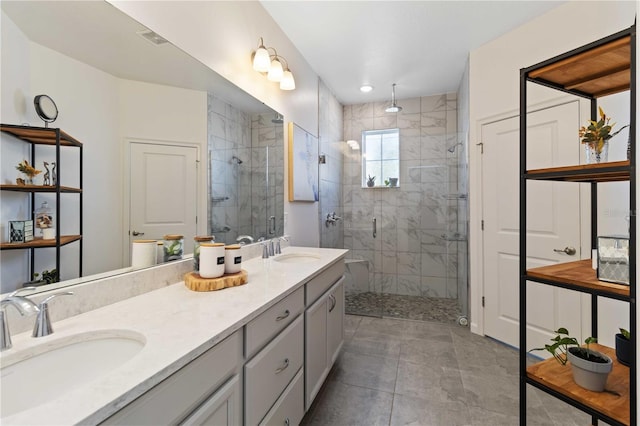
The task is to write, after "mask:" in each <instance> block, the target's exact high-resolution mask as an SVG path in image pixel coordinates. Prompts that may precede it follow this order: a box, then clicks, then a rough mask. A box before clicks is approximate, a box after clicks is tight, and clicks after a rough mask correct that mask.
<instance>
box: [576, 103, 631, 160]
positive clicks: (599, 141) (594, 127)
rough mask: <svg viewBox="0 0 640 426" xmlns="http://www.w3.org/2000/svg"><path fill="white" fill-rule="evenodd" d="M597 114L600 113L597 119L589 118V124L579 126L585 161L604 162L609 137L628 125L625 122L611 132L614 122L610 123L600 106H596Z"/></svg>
mask: <svg viewBox="0 0 640 426" xmlns="http://www.w3.org/2000/svg"><path fill="white" fill-rule="evenodd" d="M598 114H599V115H600V119H599V120H598V121H594V120H589V125H588V126H582V127H580V131H579V132H578V135H579V136H580V141H581V142H582V143H583V144H585V150H586V151H585V152H586V155H587V157H586V160H587V163H605V162H606V161H607V159H608V152H609V139H611V138H612V137H614V136H615V135H617V134H618V133H620V132H621V131H622V130H623V129H625V128H626V127H629V125H628V124H627V125H626V126H623V127H621V128H620V129H618V130H617V131H616V132H613V133H611V130H612V129H613V126H615V125H616V123H613V124H611V123H610V121H611V117H607V115H606V114H605V113H604V111H603V110H602V107H598Z"/></svg>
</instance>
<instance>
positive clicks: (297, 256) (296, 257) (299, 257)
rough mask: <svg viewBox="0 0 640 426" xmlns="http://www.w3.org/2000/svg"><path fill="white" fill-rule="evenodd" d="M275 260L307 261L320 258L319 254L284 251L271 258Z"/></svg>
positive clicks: (284, 261)
mask: <svg viewBox="0 0 640 426" xmlns="http://www.w3.org/2000/svg"><path fill="white" fill-rule="evenodd" d="M273 260H274V261H276V262H281V263H309V262H315V261H316V260H320V256H318V255H317V254H315V253H304V252H299V253H285V254H281V255H279V256H277V257H274V258H273Z"/></svg>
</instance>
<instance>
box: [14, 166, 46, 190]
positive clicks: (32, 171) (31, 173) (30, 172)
mask: <svg viewBox="0 0 640 426" xmlns="http://www.w3.org/2000/svg"><path fill="white" fill-rule="evenodd" d="M16 169H17V170H18V171H19V172H21V173H24V174H25V175H26V176H27V181H26V184H27V185H31V184H33V178H34V177H35V176H37V175H38V174H40V173H42V170H38V169H36V168H35V167H33V166H32V165H31V164H29V162H28V161H27V160H22V161H21V162H20V163H18V165H17V166H16Z"/></svg>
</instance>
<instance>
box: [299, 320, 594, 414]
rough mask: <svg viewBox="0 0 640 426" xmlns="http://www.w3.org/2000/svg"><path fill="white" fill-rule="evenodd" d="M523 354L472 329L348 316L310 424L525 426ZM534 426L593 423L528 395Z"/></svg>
mask: <svg viewBox="0 0 640 426" xmlns="http://www.w3.org/2000/svg"><path fill="white" fill-rule="evenodd" d="M518 400H519V398H518V352H517V351H516V350H515V349H513V348H510V347H507V346H505V345H502V344H500V343H498V342H496V341H494V340H492V339H489V338H484V337H480V336H477V335H474V334H471V333H470V332H469V329H468V328H463V327H460V326H457V325H448V324H442V323H435V322H424V321H411V320H400V319H391V318H370V317H360V316H354V315H347V316H346V324H345V343H344V346H343V349H342V352H341V355H340V357H339V358H338V360H337V361H336V364H335V365H334V367H333V369H332V370H331V372H330V373H329V377H328V379H327V381H326V382H325V385H324V386H323V388H322V389H321V391H320V393H319V394H318V396H317V397H316V400H315V401H314V403H313V405H312V406H311V409H310V410H309V412H308V413H307V415H306V416H305V418H304V419H303V421H302V424H303V425H307V426H311V425H313V426H315V425H331V426H340V425H366V426H373V425H419V426H429V425H434V426H442V425H446V426H454V425H483V426H484V425H487V426H498V425H518V424H519V403H518ZM528 400H529V401H528V413H529V414H528V417H527V424H528V425H545V426H548V425H562V426H565V425H586V424H589V423H590V420H591V417H590V416H588V415H586V414H584V413H582V412H581V411H579V410H577V409H575V408H573V407H571V406H569V405H566V404H564V403H563V402H561V401H558V400H557V399H555V398H553V397H551V396H549V395H547V394H544V393H542V392H540V391H538V390H537V389H534V388H531V387H530V388H529V391H528Z"/></svg>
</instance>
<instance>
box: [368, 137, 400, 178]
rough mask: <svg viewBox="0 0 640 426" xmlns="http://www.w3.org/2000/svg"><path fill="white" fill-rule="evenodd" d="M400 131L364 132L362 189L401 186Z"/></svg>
mask: <svg viewBox="0 0 640 426" xmlns="http://www.w3.org/2000/svg"><path fill="white" fill-rule="evenodd" d="M399 177H400V129H384V130H365V131H363V132H362V187H363V188H393V187H397V186H400V181H399Z"/></svg>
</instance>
